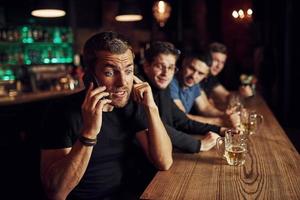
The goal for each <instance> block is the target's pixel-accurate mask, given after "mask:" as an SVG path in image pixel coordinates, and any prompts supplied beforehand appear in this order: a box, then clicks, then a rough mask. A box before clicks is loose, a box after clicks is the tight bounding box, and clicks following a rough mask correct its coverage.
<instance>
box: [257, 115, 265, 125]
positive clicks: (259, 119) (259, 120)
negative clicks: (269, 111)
mask: <svg viewBox="0 0 300 200" xmlns="http://www.w3.org/2000/svg"><path fill="white" fill-rule="evenodd" d="M257 118H258V121H257V122H258V125H259V126H261V125H262V123H263V122H264V117H263V116H262V115H257Z"/></svg>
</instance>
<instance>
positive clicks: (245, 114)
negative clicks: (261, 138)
mask: <svg viewBox="0 0 300 200" xmlns="http://www.w3.org/2000/svg"><path fill="white" fill-rule="evenodd" d="M240 114H241V127H240V128H241V129H242V130H243V131H244V132H245V133H246V134H247V135H252V134H254V133H257V131H258V129H259V128H260V126H261V125H262V123H263V116H262V115H260V114H258V113H256V112H255V111H251V110H248V109H242V110H241V113H240Z"/></svg>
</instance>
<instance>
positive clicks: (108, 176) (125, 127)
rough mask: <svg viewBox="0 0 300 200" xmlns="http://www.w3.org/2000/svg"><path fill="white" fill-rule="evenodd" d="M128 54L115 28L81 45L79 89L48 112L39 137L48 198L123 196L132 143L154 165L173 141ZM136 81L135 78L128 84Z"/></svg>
mask: <svg viewBox="0 0 300 200" xmlns="http://www.w3.org/2000/svg"><path fill="white" fill-rule="evenodd" d="M133 58H134V54H133V51H132V48H131V46H130V45H129V44H128V42H127V41H126V40H125V39H124V38H123V37H122V36H121V35H119V34H117V33H114V32H102V33H99V34H96V35H94V36H92V37H91V38H90V39H89V40H88V41H87V42H86V43H85V46H84V52H83V59H84V64H85V66H86V67H87V69H88V70H87V72H86V76H90V77H92V79H94V80H92V82H91V83H87V88H86V90H84V91H82V92H79V93H77V94H75V95H71V96H69V97H67V98H66V99H63V100H59V101H58V102H57V103H55V104H54V106H53V107H51V109H50V110H49V112H48V114H47V116H46V120H45V126H44V133H43V135H42V142H41V146H42V150H41V179H42V183H43V186H44V188H45V193H46V195H47V197H48V198H49V199H72V200H73V199H74V200H75V199H76V200H78V199H88V200H92V199H93V200H95V199H97V200H98V199H123V198H126V197H125V196H122V191H123V188H124V186H126V183H127V182H126V180H124V179H125V177H126V173H127V170H126V169H127V168H126V166H127V165H126V164H127V162H128V160H131V159H133V158H132V155H131V153H132V152H134V150H136V149H134V148H133V146H134V145H133V141H134V142H136V141H137V143H138V145H139V146H140V147H141V149H142V150H143V152H144V153H145V156H146V157H147V158H148V159H149V161H150V162H151V163H152V164H153V165H154V166H155V167H156V168H157V169H159V170H167V169H169V168H170V166H171V164H172V162H173V160H172V145H171V141H170V138H169V137H168V134H167V132H166V130H165V127H164V125H163V123H162V121H161V119H160V116H159V112H158V108H157V106H156V104H155V102H154V100H153V96H152V91H151V88H150V86H149V84H148V83H146V82H142V81H141V80H139V79H138V78H137V77H135V76H134V74H133V73H134V63H133ZM134 82H135V83H134Z"/></svg>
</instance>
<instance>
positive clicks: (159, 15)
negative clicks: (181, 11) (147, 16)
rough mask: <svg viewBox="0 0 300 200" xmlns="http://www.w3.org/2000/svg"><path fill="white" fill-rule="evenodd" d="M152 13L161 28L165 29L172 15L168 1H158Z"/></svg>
mask: <svg viewBox="0 0 300 200" xmlns="http://www.w3.org/2000/svg"><path fill="white" fill-rule="evenodd" d="M152 11H153V15H154V18H155V19H156V21H157V22H158V23H159V26H160V27H163V26H164V25H165V24H166V22H167V20H168V19H169V17H170V15H171V5H170V4H169V3H168V2H166V1H156V2H155V3H154V5H153V7H152Z"/></svg>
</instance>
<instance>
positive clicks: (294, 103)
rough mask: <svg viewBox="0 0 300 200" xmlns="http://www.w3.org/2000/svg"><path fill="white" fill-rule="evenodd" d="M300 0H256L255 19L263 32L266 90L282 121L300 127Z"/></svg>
mask: <svg viewBox="0 0 300 200" xmlns="http://www.w3.org/2000/svg"><path fill="white" fill-rule="evenodd" d="M296 4H299V3H296V1H289V0H287V1H276V2H273V1H270V0H265V1H254V5H255V8H256V9H257V15H256V18H255V22H256V23H257V25H258V26H257V29H258V32H259V33H260V45H261V47H262V49H263V60H262V63H261V66H260V77H261V78H260V80H261V85H262V91H263V94H264V96H265V98H266V99H267V101H268V102H269V104H270V105H271V106H272V108H273V111H274V112H275V113H276V115H277V117H278V118H279V120H280V122H281V123H282V124H283V125H284V126H287V127H299V123H298V120H297V117H296V116H297V114H298V113H299V107H300V105H299V103H298V102H299V101H300V98H299V94H298V92H297V91H298V90H299V89H298V86H299V84H298V80H299V78H300V76H299V72H300V71H299V63H298V62H297V59H296V56H297V55H299V49H298V44H299V36H298V34H299V31H298V30H296V29H297V26H298V25H297V24H296V23H297V22H296V19H295V18H296V9H297V5H296Z"/></svg>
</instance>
